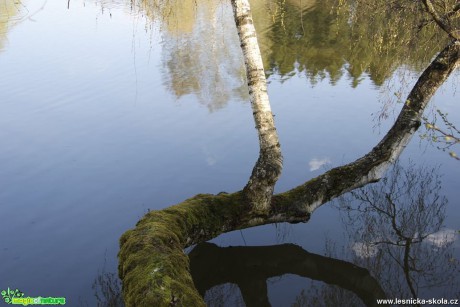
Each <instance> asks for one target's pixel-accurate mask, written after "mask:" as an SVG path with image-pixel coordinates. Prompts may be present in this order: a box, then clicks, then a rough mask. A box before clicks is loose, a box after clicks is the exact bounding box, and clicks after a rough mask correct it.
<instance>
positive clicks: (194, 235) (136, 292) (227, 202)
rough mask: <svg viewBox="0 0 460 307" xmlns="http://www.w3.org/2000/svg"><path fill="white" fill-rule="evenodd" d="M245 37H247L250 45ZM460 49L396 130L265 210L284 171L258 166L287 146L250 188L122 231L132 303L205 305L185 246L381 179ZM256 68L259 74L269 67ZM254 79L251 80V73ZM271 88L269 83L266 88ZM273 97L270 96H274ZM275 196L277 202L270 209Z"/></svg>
mask: <svg viewBox="0 0 460 307" xmlns="http://www.w3.org/2000/svg"><path fill="white" fill-rule="evenodd" d="M238 3H239V1H232V4H234V5H235V4H238ZM236 12H238V10H236ZM236 19H237V24H238V25H239V26H238V27H241V26H247V25H248V23H250V21H249V20H250V19H247V18H241V19H240V20H239V21H238V13H237V14H236ZM240 38H241V35H240ZM243 39H244V37H243V38H242V48H243V49H244V48H245V42H244V40H243ZM248 39H249V37H248ZM459 52H460V43H459V42H458V41H455V42H452V43H451V44H449V45H448V46H447V47H445V48H444V50H443V51H442V52H441V53H440V54H439V55H438V56H437V57H436V58H435V59H434V61H433V62H432V63H431V64H430V66H429V67H428V68H427V69H426V70H425V71H424V72H423V74H422V75H421V77H420V78H419V80H418V81H417V83H416V84H415V86H414V88H413V89H412V91H411V93H410V94H409V96H408V99H407V102H406V104H405V105H404V107H403V108H402V110H401V113H400V115H399V117H398V119H397V120H396V122H395V124H394V125H393V127H392V128H391V129H390V131H389V132H388V133H387V134H386V135H385V137H384V138H383V139H382V141H380V143H379V144H378V145H377V146H376V147H374V148H373V149H372V150H371V151H370V152H369V153H368V154H366V155H365V156H363V157H362V158H360V159H358V160H356V161H355V162H352V163H350V164H347V165H344V166H341V167H337V168H334V169H332V170H330V171H328V172H326V173H325V174H323V175H321V176H318V177H316V178H314V179H312V180H310V181H308V182H306V183H304V184H302V185H300V186H298V187H296V188H294V189H292V190H290V191H287V192H285V193H281V194H278V195H274V196H273V197H271V203H270V199H268V200H267V201H266V202H265V205H263V206H261V207H260V208H261V210H260V211H258V210H253V205H254V200H256V202H257V201H258V200H259V199H262V200H263V199H266V198H267V196H266V195H267V194H266V193H267V192H268V191H269V192H270V193H272V191H273V186H271V188H270V185H271V184H274V182H275V181H276V178H277V176H278V175H276V176H274V177H272V179H270V180H267V178H269V177H270V176H271V175H269V176H267V174H270V173H271V174H273V173H276V172H273V171H272V170H271V169H269V170H268V171H265V170H264V169H257V167H258V166H257V164H259V166H262V165H266V167H267V168H270V167H272V166H273V165H279V170H280V169H281V168H280V166H281V154H279V155H278V154H276V153H275V154H273V156H272V158H273V159H274V160H276V161H268V162H267V163H266V162H264V161H262V162H261V158H259V161H258V162H257V164H256V167H255V170H254V171H253V174H252V176H251V179H250V182H249V183H248V185H247V186H246V187H245V189H244V190H243V191H240V192H236V193H233V194H219V195H209V194H199V195H197V196H195V197H193V198H191V199H188V200H186V201H184V202H182V203H180V204H178V205H175V206H171V207H169V208H166V209H163V210H159V211H151V212H149V213H147V214H146V215H145V216H144V217H143V218H142V219H141V220H140V221H139V222H138V223H137V224H136V227H135V228H134V229H132V230H129V231H127V232H126V233H124V234H123V236H122V237H121V239H120V252H119V255H118V257H119V267H118V270H119V276H120V278H121V280H122V282H123V297H124V300H125V303H126V305H127V306H176V305H177V306H205V303H204V301H203V299H202V298H201V296H200V295H199V294H198V292H197V290H196V289H195V286H194V284H193V281H192V278H191V275H190V272H189V260H188V257H187V255H186V254H185V253H184V251H183V249H184V248H186V247H188V246H190V245H193V244H196V243H199V242H203V241H207V240H210V239H212V238H214V237H216V236H218V235H220V234H222V233H224V232H228V231H232V230H237V229H243V228H248V227H251V226H258V225H264V224H269V223H273V222H302V221H307V220H308V219H309V217H310V214H311V213H312V212H313V211H314V210H315V209H316V208H317V207H319V206H320V205H322V204H324V203H326V202H327V201H329V200H331V199H332V198H334V197H337V196H339V195H341V194H343V193H345V192H347V191H350V190H352V189H355V188H358V187H361V186H363V185H365V184H367V183H370V182H375V181H378V180H379V178H380V177H381V176H382V175H383V173H384V172H385V170H386V169H387V168H388V166H389V165H390V164H391V163H392V162H393V161H395V159H396V158H397V157H398V156H399V154H400V153H401V152H402V150H403V149H404V147H405V146H406V145H407V144H408V142H409V141H410V139H411V137H412V135H413V134H414V132H415V131H416V130H417V129H418V127H419V126H420V119H421V116H422V113H423V110H424V108H425V107H426V105H427V103H428V102H429V100H430V98H431V97H432V95H433V94H434V92H435V91H436V90H437V89H438V88H439V86H440V85H441V84H442V83H443V82H444V81H445V80H446V79H447V77H448V76H449V75H450V73H451V72H452V71H453V69H454V68H455V67H456V65H457V64H458V59H459ZM249 72H251V71H249ZM253 73H254V74H255V75H256V76H258V77H257V78H259V77H260V73H262V74H263V71H262V72H260V71H257V72H254V71H253ZM248 80H250V79H249V77H248ZM249 83H250V84H251V81H249ZM263 91H266V88H265V89H263V90H262V92H263ZM252 95H254V92H253V93H252ZM253 101H254V99H253ZM266 103H267V104H268V100H267V101H266ZM252 105H253V108H254V107H256V108H255V109H254V110H255V111H254V112H255V113H257V112H256V110H258V111H260V113H261V115H263V114H269V113H270V116H271V112H270V109H269V107H268V108H267V105H265V107H264V102H263V100H262V102H261V104H260V105H258V104H257V103H252ZM258 120H259V119H258V116H256V115H255V121H256V126H257V128H258V129H259V140H261V139H264V135H270V133H269V132H268V130H270V128H269V129H268V130H266V131H264V132H260V131H261V129H262V131H263V129H267V128H265V127H267V126H266V125H265V124H263V123H264V120H265V119H264V118H262V119H261V122H259V123H258ZM271 123H273V121H271ZM273 129H274V126H273ZM273 131H274V130H273ZM275 135H276V134H275ZM268 139H269V144H270V145H267V147H268V149H270V148H271V149H277V148H278V140H277V138H276V139H274V138H272V137H268ZM270 142H271V143H270ZM260 144H261V155H260V156H261V157H262V156H264V153H265V151H263V150H262V147H263V146H265V143H263V142H262V141H260ZM275 151H276V150H275ZM275 168H276V167H275ZM275 177H276V178H275ZM258 178H260V182H262V183H261V184H260V185H259V183H258V182H257V180H258ZM273 178H274V179H273ZM251 181H252V182H251ZM258 193H260V195H259V194H258ZM251 194H254V195H253V196H251ZM248 195H249V196H248ZM267 204H270V205H269V206H268V210H266V209H267V208H266V206H267ZM261 213H262V214H261Z"/></svg>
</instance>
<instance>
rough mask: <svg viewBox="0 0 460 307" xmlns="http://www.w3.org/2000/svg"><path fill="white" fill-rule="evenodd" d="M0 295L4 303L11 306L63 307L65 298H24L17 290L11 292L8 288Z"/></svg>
mask: <svg viewBox="0 0 460 307" xmlns="http://www.w3.org/2000/svg"><path fill="white" fill-rule="evenodd" d="M0 293H1V294H2V297H3V300H4V301H5V303H7V304H12V305H22V306H28V305H65V297H41V296H38V297H30V296H27V297H24V293H22V292H21V291H19V290H18V289H16V290H12V289H10V288H8V289H7V290H3V291H2V292H0Z"/></svg>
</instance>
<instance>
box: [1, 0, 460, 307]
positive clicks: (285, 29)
mask: <svg viewBox="0 0 460 307" xmlns="http://www.w3.org/2000/svg"><path fill="white" fill-rule="evenodd" d="M291 2H292V3H291ZM291 2H289V3H288V4H286V6H284V7H276V5H275V3H274V2H273V3H272V2H269V1H268V2H262V1H254V3H253V8H255V9H254V12H255V13H254V18H255V19H256V20H255V21H256V27H258V31H259V40H260V42H261V49H262V51H263V53H264V62H265V65H266V68H267V74H268V75H269V76H270V77H269V94H270V98H271V104H272V108H273V112H274V114H275V116H276V118H275V120H276V125H277V129H278V132H279V137H280V141H281V146H282V150H283V155H284V170H283V175H282V177H281V179H280V180H279V182H278V184H277V187H276V189H277V191H278V192H281V191H285V190H288V189H291V188H293V187H295V186H297V185H299V184H301V183H302V182H305V181H306V180H308V179H310V178H313V177H315V176H317V175H319V174H321V173H322V172H324V170H326V169H328V168H331V167H333V166H339V165H342V164H344V163H347V162H350V161H353V160H354V159H356V158H358V157H360V156H362V155H364V154H365V153H367V152H368V151H369V150H370V149H371V148H372V147H373V146H375V144H377V142H378V141H379V140H380V139H381V138H382V137H383V135H384V134H385V132H386V131H387V129H388V128H389V127H390V126H391V124H392V122H393V120H394V118H395V116H397V113H398V111H399V109H400V108H401V104H398V103H389V102H390V101H392V100H395V99H393V98H392V97H394V95H393V93H395V92H396V93H399V92H400V91H402V92H404V91H406V92H407V90H408V89H410V87H411V85H412V84H414V82H415V81H416V78H417V75H418V74H419V70H418V69H420V67H423V64H420V63H418V62H417V61H415V60H412V58H411V56H412V55H411V56H405V54H406V52H407V51H406V50H401V51H400V53H402V54H403V55H401V54H398V53H397V52H396V51H394V53H393V54H392V56H393V59H394V61H393V64H394V65H393V66H394V67H391V65H390V66H389V65H387V64H386V63H385V62H384V60H385V59H381V61H380V62H383V63H381V65H383V66H385V67H386V68H382V67H383V66H382V67H380V66H378V65H377V64H376V63H374V62H372V60H369V59H372V58H375V55H373V54H372V52H371V51H369V52H368V54H366V55H359V56H356V53H353V52H351V51H350V50H349V49H346V47H344V46H346V44H347V43H348V42H346V41H343V39H342V38H341V37H342V36H341V35H339V34H336V36H334V35H333V33H338V32H334V31H332V30H331V29H329V28H327V27H326V29H323V28H318V29H313V30H311V29H312V27H315V26H318V25H319V24H323V23H324V24H326V25H328V26H330V27H332V26H334V25H336V24H337V25H338V26H341V28H340V29H344V27H345V26H346V24H347V19H346V18H342V19H341V18H338V19H334V18H332V17H331V16H332V15H331V10H330V9H329V10H327V11H324V10H323V8H322V6H324V5H325V4H322V3H321V4H320V3H316V2H315V1H306V3H307V4H304V5H302V6H299V5H297V4H296V3H295V1H291ZM326 2H327V1H326ZM69 4H70V5H69V8H68V7H67V1H57V0H48V1H24V2H22V3H14V2H13V1H9V0H3V1H2V2H0V70H1V74H0V144H1V146H0V210H1V211H0V212H1V214H0V217H1V221H2V222H1V223H0V234H1V236H2V239H1V246H0V260H1V261H0V277H1V278H0V288H1V290H3V289H7V288H8V287H10V288H18V289H20V290H21V291H22V292H24V293H25V295H26V296H32V297H34V296H64V297H66V298H67V302H68V304H69V305H71V306H78V305H90V306H93V305H95V304H96V298H95V295H94V291H95V290H94V289H93V287H92V286H93V283H94V281H95V279H96V277H97V276H98V275H100V274H101V273H102V272H116V266H117V258H116V254H117V252H118V238H119V237H120V236H121V234H122V233H123V232H125V231H126V230H127V229H129V228H132V227H134V225H135V223H136V221H137V220H138V219H139V218H140V217H141V216H142V215H143V214H144V213H145V212H147V211H148V210H156V209H162V208H165V207H167V206H169V205H172V204H175V203H178V202H181V201H182V200H184V199H186V198H188V197H191V196H193V195H195V194H198V193H219V192H221V191H226V192H233V191H237V190H239V189H241V188H242V187H243V186H244V185H245V183H246V181H247V179H248V178H249V175H250V172H251V170H252V167H253V164H254V163H255V161H256V159H257V157H258V144H257V134H256V130H255V129H254V123H253V119H252V114H251V112H252V111H251V108H250V105H249V103H248V98H247V94H246V87H245V77H244V68H243V66H242V57H241V54H240V50H239V43H238V38H237V35H236V30H235V28H234V24H233V21H232V16H231V10H230V7H229V5H228V4H224V3H220V2H217V3H214V2H212V1H206V0H203V1H202V2H199V3H197V4H195V2H193V1H190V3H189V2H188V1H185V2H183V3H181V4H175V2H172V4H171V7H169V8H162V9H161V8H155V7H153V6H149V5H148V4H147V2H140V3H136V4H135V5H131V4H130V3H127V2H124V1H108V0H106V1H71V2H70V3H69ZM296 5H297V6H296ZM280 8H281V11H282V10H284V11H285V13H286V14H288V13H290V12H291V14H294V15H292V16H291V18H290V19H286V20H281V21H280V18H279V15H277V14H279V12H280ZM166 11H167V12H170V13H169V15H168V14H165V12H166ZM264 14H265V15H264ZM270 14H271V15H270ZM296 14H298V15H296ZM293 16H300V17H301V18H302V20H303V22H304V24H303V26H302V24H301V23H299V22H298V20H300V17H299V18H294V17H293ZM331 18H332V19H331ZM293 20H297V23H294V21H293ZM299 25H300V26H299ZM302 28H303V29H302ZM299 29H302V31H300V30H299ZM323 32H324V33H323ZM283 33H284V34H283ZM312 33H313V34H315V35H313V36H311V35H310V34H312ZM326 34H328V35H326ZM283 35H284V36H283ZM331 36H332V38H331ZM334 44H336V45H334ZM356 46H359V45H356ZM322 48H323V49H322ZM434 49H436V48H434ZM438 49H440V48H438ZM359 50H362V49H359ZM430 52H432V53H430ZM434 52H435V51H430V50H428V51H426V53H427V54H428V55H425V56H427V57H428V60H429V58H431V57H432V56H433V55H434V54H435V53H434ZM366 56H367V57H366ZM416 56H417V55H416V54H415V55H413V57H416ZM360 61H362V63H361V62H360ZM366 61H367V62H366ZM423 61H425V62H423ZM377 62H379V61H377ZM421 62H422V63H425V65H426V63H428V62H427V61H426V59H421ZM360 65H361V66H360ZM357 67H361V69H358V68H357ZM366 67H367V68H366ZM385 69H386V70H385ZM458 81H459V75H458V73H457V74H454V75H453V76H451V78H450V79H449V80H448V82H447V83H446V84H445V85H443V87H442V88H441V89H440V90H439V91H438V92H437V94H436V96H435V97H434V99H433V103H432V104H431V106H430V107H429V109H428V110H427V116H432V115H430V114H432V113H433V109H435V108H439V109H441V110H442V111H443V112H447V113H449V120H450V121H451V122H453V123H454V124H455V123H460V105H459V104H458V94H457V95H456V92H457V90H458ZM401 85H402V86H401ZM403 96H404V95H403ZM385 105H390V107H389V108H388V110H387V113H388V114H387V115H388V117H387V118H386V119H381V120H379V115H382V109H384V106H385ZM457 126H458V124H457ZM421 133H423V129H421ZM419 135H420V133H417V134H416V135H415V136H414V138H413V140H412V142H411V143H410V145H409V146H408V148H406V150H405V151H404V153H403V155H402V157H401V162H400V164H401V165H402V167H406V168H407V167H408V165H412V167H413V168H414V169H416V170H419V169H420V168H425V169H427V170H430V169H432V168H435V169H436V171H435V173H436V175H437V176H439V178H438V179H437V180H439V181H440V182H441V186H442V187H441V189H440V190H439V195H440V198H441V197H446V199H447V204H446V207H445V214H444V215H443V216H444V217H445V219H444V220H443V223H442V227H441V230H442V231H443V232H442V234H444V235H442V234H440V233H439V231H437V233H436V235H437V237H436V238H440V239H438V241H436V239H435V237H430V238H431V241H430V240H428V241H427V242H425V243H423V244H424V250H423V251H424V252H426V251H433V252H435V253H440V250H442V252H444V253H447V254H448V256H449V258H448V260H449V261H448V263H451V264H452V263H453V264H455V265H453V266H448V265H447V264H445V263H444V262H442V261H438V262H436V261H435V260H433V261H431V262H430V265H432V266H433V267H434V268H435V269H433V272H435V273H433V274H438V275H439V274H443V273H440V272H441V271H443V270H447V271H450V272H458V266H457V265H456V264H458V261H459V257H460V254H459V250H460V243H459V234H458V231H459V230H460V223H459V221H460V210H459V207H458V206H459V205H460V203H459V199H460V191H459V189H458V187H459V186H460V162H458V161H456V160H454V159H452V158H450V157H449V155H448V154H447V153H446V152H443V151H440V150H438V149H437V148H436V146H433V145H432V144H430V143H428V142H427V141H425V140H421V138H420V137H419ZM457 151H458V148H457ZM410 161H412V162H410ZM418 172H419V174H422V176H426V174H427V172H428V171H426V172H425V173H424V172H423V171H418ZM423 174H425V175H423ZM435 178H437V177H435ZM379 189H380V188H379ZM381 189H382V190H383V189H384V188H383V187H382V188H381ZM347 201H348V202H350V203H356V201H355V200H352V199H348V200H345V202H347ZM342 202H343V201H342ZM337 204H338V202H335V206H332V205H330V204H329V205H325V206H323V207H321V208H320V209H318V210H317V211H316V212H315V213H314V214H313V216H312V219H311V220H310V221H309V222H308V223H306V224H298V225H287V224H281V225H268V226H264V227H258V228H254V229H247V230H244V231H241V232H240V231H238V232H234V233H229V234H225V235H222V236H220V237H218V238H216V239H214V240H213V241H212V242H214V243H216V244H218V245H220V246H235V245H239V246H261V245H275V244H282V243H295V244H297V245H300V246H301V247H302V248H304V249H305V250H307V251H309V252H311V253H317V254H320V255H327V256H330V257H334V258H338V259H343V260H348V261H352V260H353V261H354V262H355V263H356V264H357V265H360V266H363V267H368V268H369V270H370V271H371V274H374V276H376V277H382V276H383V275H384V274H383V273H381V272H376V273H372V272H373V271H372V269H371V267H372V263H373V262H372V259H375V254H372V253H370V254H365V253H364V254H363V251H362V249H360V248H358V247H359V246H362V245H359V244H357V243H360V244H362V242H363V241H360V240H359V239H358V238H357V234H360V233H361V232H360V231H361V230H362V229H361V228H362V226H360V225H365V224H360V222H358V221H356V220H353V221H352V222H350V221H349V220H347V214H346V213H343V212H342V213H340V212H339V210H337V208H336V207H337ZM347 221H348V222H349V223H348V225H346V224H347ZM350 224H351V226H350ZM382 227H383V226H382ZM374 231H377V230H374ZM361 239H363V238H361ZM430 242H431V243H430ZM430 244H431V245H430ZM382 257H383V256H382ZM427 257H428V256H427ZM379 259H380V258H379ZM382 259H383V258H382ZM385 259H386V258H385ZM424 259H425V258H424ZM446 263H447V262H446ZM366 264H367V265H368V266H366ZM420 265H423V262H422V263H418V264H416V266H420ZM446 265H447V267H446ZM424 267H425V265H424ZM394 268H395V269H394V272H395V273H394V274H395V276H403V274H401V273H400V272H402V271H401V270H402V269H401V268H398V266H397V265H395V266H394ZM437 268H439V270H438V269H437ZM398 270H400V271H398ZM382 274H383V275H382ZM381 275H382V276H381ZM430 276H431V275H430ZM441 276H442V275H441ZM438 277H439V276H438ZM385 278H386V277H385V276H383V277H382V278H381V281H382V282H381V283H382V287H383V288H384V289H385V290H387V291H390V292H391V289H390V288H391V287H387V286H388V285H386V284H385V280H386V279H385ZM398 278H399V279H401V278H400V277H395V278H394V279H398ZM413 278H414V280H415V279H417V280H418V281H419V286H420V289H419V291H418V293H419V295H420V297H422V296H423V297H431V296H434V297H447V298H454V297H455V296H456V297H458V294H459V293H458V289H459V288H460V286H458V285H459V280H458V277H457V278H454V279H453V280H452V281H451V282H450V285H451V286H452V285H453V289H452V288H451V287H450V286H449V287H448V286H446V285H441V286H438V287H428V286H426V285H427V282H426V280H425V279H423V278H424V277H423V276H422V277H420V276H418V275H417V276H415V277H413ZM377 279H378V278H377ZM399 279H398V280H399ZM426 279H428V277H426ZM402 283H403V284H404V280H403V281H402ZM267 285H268V296H269V299H270V302H271V304H272V305H273V306H290V305H291V304H293V303H295V302H297V304H298V305H302V298H303V297H305V296H306V295H307V294H308V296H309V297H310V298H311V297H312V296H315V295H316V296H317V297H319V298H320V299H322V300H323V299H324V298H326V297H328V296H329V297H330V296H332V295H335V296H336V297H345V298H347V297H348V296H347V295H348V294H347V295H345V294H343V293H342V292H340V291H339V290H336V289H335V288H334V289H335V290H334V289H332V288H328V287H325V286H324V284H323V283H321V282H312V281H311V280H310V279H306V278H302V277H298V276H296V275H292V274H288V275H283V276H281V277H273V278H270V279H269V280H268V281H267ZM405 287H407V285H405ZM334 291H335V292H334ZM337 293H339V294H340V295H341V296H340V295H339V294H337ZM409 294H410V293H409ZM409 294H408V297H411V296H412V295H409ZM240 296H241V295H240V292H239V290H238V288H237V287H235V286H234V285H233V286H232V285H231V284H226V285H223V286H219V287H217V288H215V289H214V290H213V291H211V292H209V293H208V295H207V298H208V299H209V300H211V299H213V300H214V303H211V302H210V304H214V305H222V304H223V303H222V304H221V303H219V302H227V303H226V304H227V305H229V306H234V305H241V304H242V300H241V297H240ZM350 299H351V300H353V299H352V298H350ZM323 301H324V300H323ZM332 302H333V300H332ZM305 304H306V305H309V304H311V301H310V302H307V303H305V302H304V305H305ZM318 304H319V303H318ZM224 305H225V304H224Z"/></svg>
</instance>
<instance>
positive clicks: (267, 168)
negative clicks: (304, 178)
mask: <svg viewBox="0 0 460 307" xmlns="http://www.w3.org/2000/svg"><path fill="white" fill-rule="evenodd" d="M231 2H232V7H233V16H234V18H235V23H236V28H237V30H238V36H239V38H240V43H241V50H242V51H243V58H244V63H245V66H246V77H247V80H248V90H249V97H250V100H251V107H252V114H253V115H254V122H255V124H256V128H257V132H258V134H259V149H260V152H259V159H258V160H257V163H256V165H255V166H254V169H253V170H252V175H251V177H250V178H249V181H248V183H247V184H246V186H245V187H244V189H243V194H244V196H245V197H246V198H247V200H248V203H249V204H250V206H251V210H252V211H253V213H254V214H261V215H266V214H267V213H268V211H269V210H270V201H271V197H272V195H273V190H274V187H275V183H276V181H277V180H278V178H279V176H280V175H281V170H282V167H283V157H282V155H281V149H280V145H279V140H278V134H277V133H276V128H275V123H274V120H273V114H272V111H271V108H270V102H269V99H268V93H267V81H266V79H265V71H264V66H263V62H262V56H261V54H260V49H259V45H258V43H257V34H256V29H255V28H254V23H253V20H252V14H251V8H250V6H249V1H248V0H231Z"/></svg>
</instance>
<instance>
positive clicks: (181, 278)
mask: <svg viewBox="0 0 460 307" xmlns="http://www.w3.org/2000/svg"><path fill="white" fill-rule="evenodd" d="M242 208H243V206H242V197H241V193H234V194H220V195H210V194H199V195H196V196H195V197H192V198H190V199H187V200H185V201H184V202H182V203H180V204H178V205H175V206H172V207H169V208H166V209H164V210H160V211H151V212H149V213H147V214H146V215H145V216H144V217H143V218H142V219H141V220H140V221H139V222H138V223H137V225H136V228H135V229H132V230H128V231H127V232H126V233H124V234H123V235H122V236H121V238H120V246H121V248H120V252H119V255H118V257H119V275H120V278H121V279H122V281H123V295H124V300H125V303H126V305H127V306H171V305H175V306H204V302H203V299H202V298H201V297H200V296H199V294H198V292H197V291H196V289H195V287H194V285H193V281H192V278H191V276H190V273H189V262H188V257H187V255H185V254H184V252H183V248H185V247H187V246H188V245H190V244H193V243H195V242H198V241H204V240H209V239H211V238H213V237H215V236H217V235H219V234H221V233H222V232H225V231H227V230H228V229H231V227H233V226H234V225H236V224H238V223H240V222H241V221H240V217H241V216H242V210H243V209H242Z"/></svg>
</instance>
